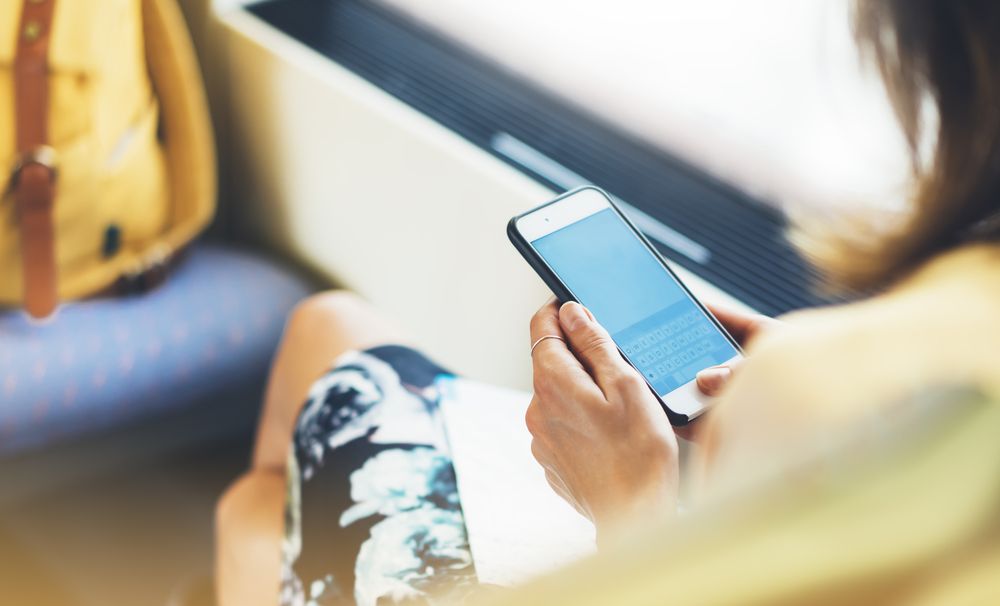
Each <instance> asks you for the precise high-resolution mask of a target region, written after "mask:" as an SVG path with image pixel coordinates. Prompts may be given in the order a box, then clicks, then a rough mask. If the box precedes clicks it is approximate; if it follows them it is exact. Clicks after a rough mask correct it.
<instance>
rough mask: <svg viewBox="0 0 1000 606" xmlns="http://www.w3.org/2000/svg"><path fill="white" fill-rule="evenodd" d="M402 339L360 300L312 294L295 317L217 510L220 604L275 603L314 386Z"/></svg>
mask: <svg viewBox="0 0 1000 606" xmlns="http://www.w3.org/2000/svg"><path fill="white" fill-rule="evenodd" d="M401 342H404V343H405V341H402V340H401V337H400V333H399V332H398V331H397V330H396V329H395V328H394V327H393V326H392V325H391V324H389V323H388V322H387V321H385V320H384V319H383V318H381V317H380V316H379V315H378V314H377V313H376V312H375V311H374V310H373V309H372V308H371V307H370V306H369V305H368V304H367V303H365V302H364V301H363V300H362V299H360V298H359V297H358V296H356V295H353V294H350V293H346V292H339V291H337V292H328V293H323V294H319V295H314V296H312V297H310V298H308V299H306V300H305V301H303V302H302V303H301V304H299V305H298V306H297V307H296V308H295V310H294V311H293V312H292V314H291V316H290V317H289V319H288V322H287V324H286V326H285V334H284V336H283V338H282V342H281V345H280V346H279V348H278V353H277V355H276V357H275V360H274V364H273V366H272V368H271V374H270V378H269V380H268V386H267V392H266V395H265V399H264V408H263V411H262V413H261V418H260V426H259V428H258V431H257V442H256V446H255V449H254V457H253V467H252V469H251V470H250V471H249V472H248V473H246V474H245V475H243V476H242V477H241V478H239V479H238V480H237V481H236V482H234V483H233V485H232V486H230V487H229V488H228V489H227V490H226V493H225V494H224V495H223V496H222V498H221V499H220V500H219V503H218V506H217V507H216V563H215V565H216V593H217V597H218V602H219V604H220V605H221V606H228V605H230V604H232V605H239V606H252V605H254V604H269V605H273V604H277V603H278V595H277V592H278V587H279V584H280V565H281V560H280V558H281V539H282V536H283V512H284V506H285V480H286V478H285V457H286V455H287V452H288V447H289V444H290V442H291V437H292V431H293V429H294V426H295V421H296V418H297V417H298V413H299V409H300V408H301V407H302V405H303V404H304V402H305V398H306V395H307V394H308V392H309V388H310V386H311V385H312V383H313V381H315V380H316V379H317V378H318V377H319V376H320V375H321V374H322V373H323V372H325V371H326V370H327V369H329V367H330V365H331V364H332V363H333V361H334V360H335V359H336V358H337V357H338V356H340V354H342V353H344V352H345V351H348V350H351V349H365V348H369V347H374V346H376V345H383V344H388V343H401Z"/></svg>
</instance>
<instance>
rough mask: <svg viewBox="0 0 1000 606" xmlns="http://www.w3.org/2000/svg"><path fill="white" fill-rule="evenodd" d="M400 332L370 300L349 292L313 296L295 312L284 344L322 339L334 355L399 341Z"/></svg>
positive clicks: (304, 301) (290, 317) (324, 293)
mask: <svg viewBox="0 0 1000 606" xmlns="http://www.w3.org/2000/svg"><path fill="white" fill-rule="evenodd" d="M400 338H401V335H400V331H399V330H398V329H397V328H396V327H395V326H394V325H393V324H391V323H390V322H389V321H388V320H387V319H385V318H384V317H383V316H381V315H380V314H379V313H378V311H377V310H376V309H375V308H374V307H373V306H372V305H371V304H370V303H368V302H367V301H365V300H364V299H362V298H361V297H360V296H358V295H357V294H355V293H353V292H350V291H346V290H331V291H326V292H322V293H318V294H315V295H312V296H310V297H308V298H306V299H304V300H303V301H302V302H300V303H299V304H298V305H296V307H295V309H294V310H292V313H291V315H290V316H289V318H288V323H287V325H286V328H285V342H286V343H288V342H292V341H294V340H308V341H315V340H316V339H322V340H323V341H324V342H325V344H326V347H325V348H322V349H326V350H328V351H329V352H330V353H332V354H339V353H343V352H344V351H347V350H349V349H364V348H367V347H372V346H375V345H382V344H385V343H389V342H398V341H399V340H400Z"/></svg>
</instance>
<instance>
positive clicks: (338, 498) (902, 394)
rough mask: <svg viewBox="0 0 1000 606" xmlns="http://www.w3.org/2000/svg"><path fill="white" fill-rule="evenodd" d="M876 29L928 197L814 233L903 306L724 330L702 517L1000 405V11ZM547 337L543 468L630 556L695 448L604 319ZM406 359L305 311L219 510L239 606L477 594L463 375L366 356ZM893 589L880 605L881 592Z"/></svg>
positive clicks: (538, 417) (899, 3)
mask: <svg viewBox="0 0 1000 606" xmlns="http://www.w3.org/2000/svg"><path fill="white" fill-rule="evenodd" d="M856 20H857V25H858V28H857V32H858V38H859V41H860V43H861V45H862V47H863V49H864V50H865V51H866V52H867V53H868V54H869V55H870V56H871V57H873V58H874V60H875V61H876V63H877V65H878V66H879V68H880V70H881V73H882V75H883V77H884V80H885V82H886V86H887V88H888V91H889V93H890V97H891V99H892V101H893V103H894V105H895V108H896V110H897V113H898V116H899V118H900V122H901V124H902V126H903V128H904V131H905V133H906V135H907V139H908V141H909V143H910V147H911V150H912V153H913V158H914V160H913V166H914V171H915V174H916V184H917V189H916V194H915V196H914V198H913V201H912V205H911V207H910V209H909V212H908V213H907V214H906V216H905V217H903V219H902V220H900V221H896V223H897V224H896V225H895V228H894V229H886V227H885V226H886V220H885V218H875V219H871V220H860V219H859V220H857V221H854V222H851V223H848V224H845V225H844V226H841V229H839V230H837V231H835V232H831V230H820V229H818V228H817V226H810V225H805V226H803V227H802V229H801V230H800V232H799V233H798V234H797V238H798V240H799V242H800V243H801V244H802V248H803V250H804V251H805V252H807V253H808V254H809V255H811V257H812V258H813V259H814V260H815V262H816V263H817V265H818V266H819V267H821V268H822V269H824V270H826V272H827V273H828V275H829V276H830V277H831V279H832V280H835V281H837V283H839V284H842V285H845V286H853V287H860V288H865V289H877V290H879V291H881V292H882V293H883V294H880V295H878V296H876V297H873V298H871V299H869V300H867V301H862V302H858V303H854V304H850V305H844V306H841V307H837V308H831V309H824V310H815V311H808V312H802V313H798V314H794V315H793V316H790V317H788V318H786V322H785V323H782V324H776V323H774V322H773V321H767V320H766V319H761V318H754V317H746V316H740V315H737V314H733V313H728V312H726V311H725V310H715V311H716V312H717V315H719V317H720V320H721V321H722V322H723V323H724V324H725V325H726V326H727V328H728V329H729V330H730V331H731V332H732V333H733V334H734V335H735V336H736V337H737V338H738V339H740V340H742V341H743V344H744V346H745V349H746V353H747V356H746V362H745V363H744V364H743V365H742V367H740V368H738V369H737V368H714V369H708V370H707V371H705V372H703V373H702V374H701V375H700V376H699V385H700V386H701V387H702V389H703V390H704V391H707V392H711V393H715V394H718V395H719V396H720V399H719V403H718V405H717V406H716V407H715V408H714V409H713V410H712V411H711V413H710V414H709V415H707V418H705V419H704V420H702V421H699V422H698V423H697V426H696V427H694V428H693V429H691V430H690V431H691V432H692V434H693V436H692V437H693V438H694V439H695V440H696V441H698V442H700V443H701V444H702V447H703V450H704V452H705V455H706V456H705V457H704V458H703V459H702V460H701V461H700V462H699V464H698V468H697V469H691V470H688V471H689V473H690V475H691V478H692V480H691V481H692V483H693V484H696V485H697V487H698V488H699V490H697V491H696V492H697V493H698V494H700V495H703V497H702V498H704V499H709V498H710V496H711V495H718V494H722V493H726V492H727V491H731V490H733V489H734V488H733V487H734V486H737V485H739V484H740V483H745V482H747V481H748V480H747V477H748V476H749V475H754V474H756V473H758V472H761V470H765V469H768V468H773V467H775V466H777V465H779V463H782V462H784V461H787V460H789V459H798V458H801V456H802V453H803V452H806V451H810V450H811V449H815V447H816V445H817V444H820V443H823V441H824V440H825V439H827V437H828V436H830V435H834V434H838V433H844V434H845V435H850V434H851V433H852V432H854V433H856V432H857V430H858V428H861V427H869V428H870V427H884V428H889V429H888V430H887V431H891V428H892V427H894V426H895V425H896V424H901V423H902V421H901V419H903V418H907V417H908V414H907V413H906V412H905V411H906V410H908V407H909V405H908V404H907V403H908V402H912V401H913V398H914V397H915V396H920V395H921V394H925V393H927V392H928V390H932V389H934V388H937V387H941V386H951V385H955V384H959V385H961V386H963V387H965V388H970V389H974V390H976V391H979V392H981V393H985V394H987V395H988V396H989V397H991V398H992V399H993V400H995V401H1000V351H998V349H1000V346H998V343H1000V312H998V311H997V310H1000V245H998V244H997V243H996V238H997V236H998V235H1000V214H998V213H1000V6H998V5H997V4H996V3H995V2H992V1H990V0H953V1H951V2H939V1H934V0H919V1H916V2H914V1H912V0H863V1H861V2H859V3H858V4H857V14H856ZM929 107H934V108H936V110H937V112H936V113H937V122H936V128H933V129H931V128H930V127H929V126H928V123H929V122H928V120H927V119H926V118H927V115H928V111H927V110H928V108H929ZM922 150H924V151H926V150H930V151H931V152H932V153H922ZM548 335H554V336H560V337H563V338H564V339H565V343H564V342H562V341H560V340H557V339H546V340H544V341H542V342H541V343H540V344H539V346H538V347H537V348H536V349H535V351H534V354H533V363H534V378H535V394H534V398H533V400H532V404H531V406H530V408H529V411H528V414H527V417H526V422H527V424H528V428H529V430H530V431H531V432H532V434H533V436H534V441H533V444H532V451H533V453H534V455H535V457H536V458H537V459H538V461H539V463H540V464H541V465H542V466H543V467H544V468H545V470H546V476H547V477H548V479H549V482H550V484H551V485H552V487H553V488H554V489H555V490H556V491H557V492H559V493H560V494H561V495H562V496H563V497H565V498H566V499H567V500H568V501H569V502H570V503H572V504H573V505H574V506H575V507H576V508H577V509H579V510H580V511H581V512H583V513H584V514H585V515H587V516H589V517H590V518H591V519H592V520H593V521H594V523H595V525H596V527H597V530H598V538H599V542H600V544H601V545H602V548H607V549H613V546H614V545H615V544H616V543H618V542H619V541H620V540H621V541H624V540H625V539H624V538H622V537H626V536H628V534H629V531H630V530H631V529H634V528H635V527H636V525H637V524H639V523H641V524H643V525H648V524H649V523H650V520H651V519H654V518H658V517H663V516H666V515H669V512H674V511H676V510H677V507H676V503H677V500H678V486H679V485H680V470H679V465H678V457H677V441H676V437H675V435H674V432H673V430H672V429H671V428H670V426H669V425H667V424H666V423H665V422H664V417H663V414H662V412H661V410H660V408H659V405H658V404H657V402H656V400H655V399H654V398H653V397H652V396H651V395H650V394H649V392H648V390H647V389H646V388H645V386H644V384H643V382H642V380H641V378H640V377H639V376H638V375H637V374H636V372H635V371H634V370H633V369H632V368H630V367H629V366H628V365H627V364H625V363H624V361H623V360H622V359H621V357H620V356H619V355H618V354H617V352H616V350H615V348H614V345H613V344H612V342H611V341H610V339H609V337H608V335H607V333H606V331H604V329H603V328H602V327H601V326H600V325H599V324H597V323H596V322H595V321H594V319H593V317H592V316H590V315H589V312H587V311H586V310H585V309H584V308H582V307H581V306H579V305H576V304H568V305H565V306H562V307H557V306H556V305H555V304H551V303H550V304H548V305H546V306H545V307H543V308H542V309H541V310H540V311H539V312H538V313H537V314H536V315H535V317H534V318H533V319H532V321H531V338H532V341H531V342H532V343H534V342H536V341H537V339H539V338H540V337H543V336H548ZM398 342H400V339H399V336H398V333H397V332H396V331H395V330H394V329H392V328H391V327H390V326H389V325H387V324H386V323H385V321H384V320H382V319H381V318H379V317H378V316H377V315H375V314H374V313H373V312H372V311H371V310H370V309H368V308H367V307H366V306H365V305H364V304H363V303H361V302H359V301H358V300H357V299H355V298H353V297H350V296H349V295H343V294H331V295H323V296H320V297H318V298H314V299H312V300H310V301H308V302H307V303H305V304H303V305H302V306H301V307H300V308H299V309H298V310H297V311H296V312H295V314H294V315H293V317H292V318H291V320H290V321H289V325H288V329H287V333H286V336H285V340H284V343H283V344H282V347H281V350H280V352H279V355H278V358H277V361H276V363H275V366H274V369H273V371H272V376H271V382H270V385H269V388H268V393H267V400H266V403H265V410H264V415H263V418H262V420H261V426H260V433H259V436H258V443H257V449H256V452H255V455H254V464H253V470H252V471H251V472H250V473H249V474H247V475H246V476H244V477H243V478H242V479H241V480H240V481H238V482H237V483H236V484H235V485H234V486H233V487H232V488H231V489H230V490H229V491H228V492H227V494H226V496H225V497H224V498H223V500H222V502H221V503H220V505H219V510H218V529H219V530H218V532H219V554H218V582H219V592H220V598H221V602H222V604H224V605H225V604H242V605H247V604H257V603H261V604H273V603H275V602H276V601H278V599H279V598H278V596H277V595H276V589H277V588H278V587H279V586H280V587H281V588H282V589H281V591H282V595H281V600H282V602H284V603H317V604H325V603H341V602H347V603H349V602H351V601H355V600H356V601H358V602H360V603H370V604H374V603H376V601H378V600H379V599H383V600H384V601H383V602H379V603H394V602H405V601H407V600H411V599H413V600H416V599H426V598H428V597H429V596H441V595H444V596H449V597H456V596H457V597H461V596H463V595H465V594H466V593H468V592H470V591H472V590H473V588H474V586H475V573H474V564H473V563H472V561H471V558H470V557H469V554H468V549H467V545H466V543H465V540H466V539H465V534H464V527H463V526H462V518H461V509H460V504H459V502H458V500H457V494H456V492H455V487H454V478H453V473H452V471H451V467H450V464H449V461H448V458H447V445H446V443H445V442H444V440H443V439H442V438H441V434H440V432H439V431H438V428H437V426H436V421H435V415H434V402H435V394H434V391H433V377H434V376H436V375H437V374H439V373H441V372H443V371H442V369H440V368H439V367H437V366H436V365H434V364H433V363H431V362H429V361H428V360H426V359H425V358H423V357H422V356H420V355H419V354H417V353H416V352H414V351H413V350H411V349H407V348H402V347H396V346H384V347H376V348H374V349H368V350H367V351H366V352H362V353H358V352H359V351H360V350H363V349H365V348H371V347H373V346H379V345H384V344H389V343H398ZM334 359H336V360H338V362H337V364H336V365H335V368H334V370H332V371H329V372H328V373H327V374H326V375H325V376H324V377H323V378H322V379H321V380H320V381H319V382H318V383H313V382H314V379H315V377H317V376H320V375H321V373H322V372H323V370H324V368H325V367H326V366H327V364H328V361H329V360H334ZM310 386H311V387H310ZM303 400H306V404H305V406H304V408H303V407H301V406H300V403H301V402H302V401H303ZM300 408H301V410H302V413H301V415H300V413H299V411H300ZM400 420H402V421H400ZM293 433H294V436H293ZM290 442H291V443H293V445H294V447H293V448H292V449H291V455H289V450H290V449H289V447H288V445H289V443H290ZM286 462H287V469H289V470H290V471H289V473H288V474H286V473H285V470H286ZM751 471H752V472H754V474H751V473H750V472H751ZM286 484H287V485H288V487H289V491H288V492H289V495H290V498H289V499H288V500H287V503H288V508H287V511H286V516H285V524H284V528H283V526H282V524H281V513H282V511H285V505H286V499H285V488H286ZM698 502H699V501H698V499H695V501H694V503H693V505H694V506H695V507H696V506H697V503H698ZM778 523H779V522H777V521H776V522H775V524H778ZM283 538H284V542H282V541H283ZM281 545H283V547H282V548H281V549H279V546H281ZM734 557H735V556H734ZM279 562H280V563H282V565H279ZM786 563H787V562H786ZM876 580H877V578H869V579H868V581H867V583H868V584H867V585H864V586H863V587H865V588H868V589H871V588H877V589H878V590H879V591H881V590H883V589H884V588H883V587H882V586H881V585H879V584H878V583H877V582H876ZM675 587H678V588H679V587H680V585H675ZM858 587H862V585H858ZM712 589H713V590H715V589H717V588H716V587H713V588H712ZM868 589H866V591H867V590H868ZM678 590H679V589H678ZM706 590H707V588H706ZM620 591H624V588H620ZM748 591H749V590H748ZM858 591H861V589H859V590H858ZM871 591H875V589H871ZM612 595H618V594H612ZM742 595H743V596H744V597H746V598H750V597H753V596H752V595H751V594H749V593H744V594H742ZM788 595H790V594H785V597H786V599H787V598H788ZM824 595H825V594H824ZM852 595H853V594H852ZM858 595H860V594H858ZM865 595H867V596H868V597H869V598H871V597H872V596H874V595H879V594H878V593H877V592H876V593H871V594H865ZM674 597H676V598H677V599H678V601H691V600H696V599H697V597H698V596H697V595H696V594H678V595H675V596H674ZM623 599H624V598H623ZM310 600H312V602H310Z"/></svg>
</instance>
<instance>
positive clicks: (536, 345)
mask: <svg viewBox="0 0 1000 606" xmlns="http://www.w3.org/2000/svg"><path fill="white" fill-rule="evenodd" d="M545 339H559V340H560V341H562V342H563V343H565V342H566V339H564V338H562V337H560V336H559V335H545V336H542V337H538V338H537V339H536V340H535V342H534V343H532V344H531V351H529V352H528V355H529V356H532V355H534V354H535V348H536V347H538V346H539V345H540V344H541V342H542V341H544V340H545Z"/></svg>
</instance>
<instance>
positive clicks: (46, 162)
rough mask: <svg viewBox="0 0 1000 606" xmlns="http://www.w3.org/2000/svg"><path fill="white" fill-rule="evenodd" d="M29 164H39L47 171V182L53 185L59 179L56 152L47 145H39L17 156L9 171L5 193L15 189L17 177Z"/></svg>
mask: <svg viewBox="0 0 1000 606" xmlns="http://www.w3.org/2000/svg"><path fill="white" fill-rule="evenodd" d="M29 164H39V165H41V166H44V167H45V168H47V169H49V180H50V181H51V182H52V183H55V182H56V179H58V177H59V167H58V165H57V164H56V150H54V149H52V148H51V147H49V146H48V145H39V146H38V147H35V148H32V149H29V150H28V151H26V152H22V153H20V154H18V156H17V160H16V161H15V162H14V166H13V167H12V168H11V169H10V180H9V181H8V182H7V192H6V193H11V192H13V191H14V190H15V189H16V188H17V181H18V177H20V175H21V171H22V170H24V167H25V166H28V165H29Z"/></svg>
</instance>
